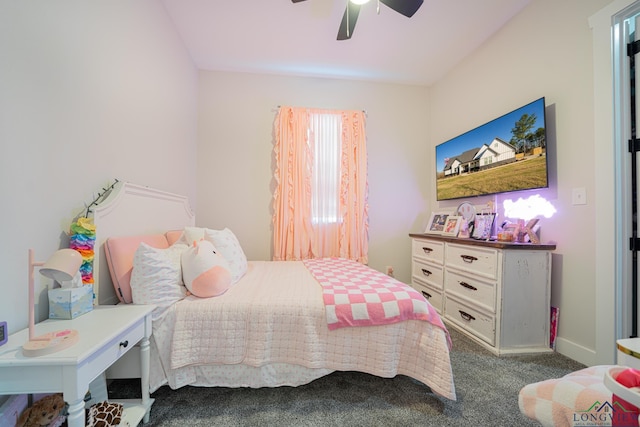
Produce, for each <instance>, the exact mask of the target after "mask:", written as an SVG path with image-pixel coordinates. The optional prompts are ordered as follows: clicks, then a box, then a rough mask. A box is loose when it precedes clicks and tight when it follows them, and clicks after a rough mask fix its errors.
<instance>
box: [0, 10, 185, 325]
mask: <svg viewBox="0 0 640 427" xmlns="http://www.w3.org/2000/svg"><path fill="white" fill-rule="evenodd" d="M0 52H2V59H1V60H0V146H1V150H0V178H1V179H0V195H1V200H2V205H1V206H2V208H1V209H2V221H1V222H0V235H2V237H3V238H2V243H1V246H0V247H1V251H0V260H1V261H0V266H1V270H2V276H3V278H2V281H0V293H1V294H2V295H3V297H2V298H0V320H7V321H8V323H9V330H10V332H14V331H17V330H20V329H23V328H25V327H26V326H27V278H28V276H27V270H28V269H27V252H28V248H34V250H35V255H36V259H37V260H42V261H44V260H46V259H47V257H48V256H49V255H51V254H52V253H53V252H54V251H55V250H56V249H57V248H59V247H66V246H67V245H68V238H67V236H66V233H67V232H68V230H69V225H70V222H71V219H72V218H73V217H74V216H75V215H77V214H78V213H79V212H80V211H81V210H82V208H83V206H84V204H85V203H89V202H90V201H91V200H92V199H93V197H94V195H96V194H97V192H98V191H100V190H101V188H102V187H103V186H105V185H107V184H109V183H110V182H111V181H112V180H113V179H114V178H118V179H120V180H122V181H131V182H135V183H137V184H143V185H150V186H153V187H155V188H160V189H163V190H166V191H170V192H175V193H180V194H186V195H188V196H189V197H190V198H191V200H194V201H195V196H196V194H195V182H196V181H195V180H196V178H195V177H196V173H195V167H196V165H195V157H196V137H197V114H196V108H197V100H196V99H197V71H196V70H195V68H194V66H193V65H192V62H191V60H190V58H189V56H188V54H187V53H186V50H185V49H184V48H183V46H182V44H181V42H180V40H179V38H178V36H177V34H176V33H175V31H174V29H173V27H172V25H171V22H170V21H169V19H168V17H167V15H166V13H165V11H164V9H163V7H162V6H161V5H159V3H158V2H154V1H135V2H131V1H124V0H118V1H102V2H86V1H82V0H68V1H56V2H50V1H29V2H22V1H20V2H16V1H4V2H2V4H0ZM37 279H38V280H37V281H36V288H37V292H38V294H39V297H38V301H39V307H38V313H39V316H37V317H38V318H37V319H36V321H38V320H42V319H44V318H46V317H47V313H48V307H47V298H46V292H43V291H42V287H43V286H46V285H47V281H46V280H45V279H44V278H42V277H41V276H40V275H37Z"/></svg>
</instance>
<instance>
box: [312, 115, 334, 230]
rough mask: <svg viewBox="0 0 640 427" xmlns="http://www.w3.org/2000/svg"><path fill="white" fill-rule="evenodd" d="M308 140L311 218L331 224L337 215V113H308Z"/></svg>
mask: <svg viewBox="0 0 640 427" xmlns="http://www.w3.org/2000/svg"><path fill="white" fill-rule="evenodd" d="M309 119H310V120H309V136H310V137H309V144H310V145H312V147H311V149H312V150H313V153H314V156H313V158H314V162H313V169H312V171H311V174H312V178H311V221H312V222H313V224H335V223H338V222H340V219H339V197H340V195H339V191H340V145H341V144H340V133H341V132H340V129H341V126H342V118H341V116H340V115H339V114H327V113H311V114H310V117H309Z"/></svg>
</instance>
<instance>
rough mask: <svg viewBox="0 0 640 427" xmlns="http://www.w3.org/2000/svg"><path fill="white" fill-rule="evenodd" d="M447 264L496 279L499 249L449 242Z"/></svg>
mask: <svg viewBox="0 0 640 427" xmlns="http://www.w3.org/2000/svg"><path fill="white" fill-rule="evenodd" d="M447 266H452V267H456V268H459V269H461V270H465V271H468V272H471V273H474V274H478V275H480V276H483V277H487V278H490V279H495V278H496V275H497V269H498V251H497V250H495V249H490V248H481V247H471V246H463V245H455V244H449V245H447Z"/></svg>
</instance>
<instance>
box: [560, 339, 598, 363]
mask: <svg viewBox="0 0 640 427" xmlns="http://www.w3.org/2000/svg"><path fill="white" fill-rule="evenodd" d="M556 351H557V352H558V353H560V354H562V355H563V356H567V357H568V358H569V359H573V360H575V361H576V362H580V363H582V364H584V365H587V366H594V365H597V363H596V360H597V358H596V352H595V350H593V349H590V348H587V347H584V346H582V345H580V344H576V343H574V342H573V341H569V340H567V339H565V338H561V337H557V338H556Z"/></svg>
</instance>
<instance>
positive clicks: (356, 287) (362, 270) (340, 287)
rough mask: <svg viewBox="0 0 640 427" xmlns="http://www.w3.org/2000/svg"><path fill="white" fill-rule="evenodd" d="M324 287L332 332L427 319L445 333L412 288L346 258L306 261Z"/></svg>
mask: <svg viewBox="0 0 640 427" xmlns="http://www.w3.org/2000/svg"><path fill="white" fill-rule="evenodd" d="M304 264H305V266H306V267H307V268H308V269H309V271H311V274H313V276H314V277H315V279H316V280H317V281H318V282H319V283H320V285H322V295H323V299H324V305H325V309H326V314H327V325H328V327H329V329H330V330H334V329H338V328H343V327H346V326H371V325H386V324H390V323H396V322H401V321H403V320H424V321H426V322H430V323H431V324H433V325H434V326H437V327H440V328H442V329H444V330H445V331H446V328H445V327H444V324H443V323H442V319H440V316H439V315H438V313H437V312H436V311H435V309H434V308H433V306H431V304H429V302H428V301H427V300H426V299H425V298H424V297H423V296H422V295H421V294H420V292H418V291H416V290H414V289H413V288H411V287H410V286H408V285H406V284H404V283H402V282H400V281H398V280H396V279H394V278H393V277H390V276H387V275H385V274H383V273H381V272H379V271H376V270H374V269H372V268H369V267H367V266H364V265H362V264H360V263H358V262H355V261H351V260H348V259H344V258H318V259H309V260H305V261H304Z"/></svg>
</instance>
